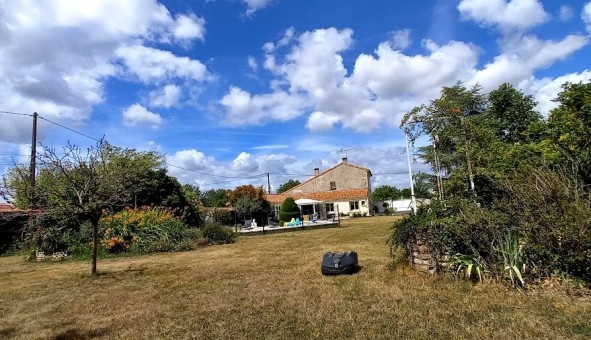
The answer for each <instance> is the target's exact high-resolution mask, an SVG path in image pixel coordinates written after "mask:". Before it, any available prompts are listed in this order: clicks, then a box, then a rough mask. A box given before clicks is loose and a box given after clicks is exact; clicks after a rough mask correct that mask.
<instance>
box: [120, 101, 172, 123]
mask: <svg viewBox="0 0 591 340" xmlns="http://www.w3.org/2000/svg"><path fill="white" fill-rule="evenodd" d="M163 121H164V120H163V119H162V117H161V116H160V115H159V114H157V113H154V112H150V111H148V110H147V109H146V108H145V107H143V106H141V105H140V104H133V105H131V106H130V107H128V108H127V109H125V110H124V111H123V123H124V124H125V125H127V126H136V125H140V124H151V127H152V128H153V129H156V128H158V127H159V126H160V125H162V123H163Z"/></svg>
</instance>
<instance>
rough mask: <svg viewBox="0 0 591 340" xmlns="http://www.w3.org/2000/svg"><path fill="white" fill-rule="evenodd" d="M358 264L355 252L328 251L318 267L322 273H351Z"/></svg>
mask: <svg viewBox="0 0 591 340" xmlns="http://www.w3.org/2000/svg"><path fill="white" fill-rule="evenodd" d="M358 264H359V262H358V256H357V252H354V251H348V252H345V253H332V252H328V253H326V254H324V256H323V257H322V266H321V267H320V269H321V271H322V274H324V275H339V274H353V273H355V272H356V271H357V269H358Z"/></svg>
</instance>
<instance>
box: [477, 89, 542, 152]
mask: <svg viewBox="0 0 591 340" xmlns="http://www.w3.org/2000/svg"><path fill="white" fill-rule="evenodd" d="M488 101H489V107H488V110H487V115H489V117H488V118H489V119H490V125H491V127H492V128H493V129H494V133H495V135H496V136H497V138H499V139H500V140H501V141H503V142H506V143H528V142H530V141H532V140H536V139H537V137H538V136H536V134H535V132H536V131H535V129H534V127H535V126H537V125H539V124H542V116H541V115H540V114H539V113H538V112H536V111H535V110H534V108H535V107H536V105H537V103H536V102H535V100H534V99H533V97H532V96H528V95H525V94H523V92H521V91H518V90H516V89H515V88H514V87H513V86H511V85H509V84H503V85H501V86H499V88H497V89H496V90H494V91H491V92H490V93H489V94H488Z"/></svg>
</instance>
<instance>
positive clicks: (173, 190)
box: [127, 169, 199, 226]
mask: <svg viewBox="0 0 591 340" xmlns="http://www.w3.org/2000/svg"><path fill="white" fill-rule="evenodd" d="M127 190H129V191H130V192H134V200H133V202H132V203H133V205H134V206H137V207H142V206H152V207H153V206H161V207H166V208H167V209H169V210H170V211H171V212H172V213H173V215H174V216H175V217H178V218H179V219H181V220H182V221H183V223H185V224H187V225H191V226H199V199H198V197H199V189H198V188H196V187H193V186H191V185H185V186H182V185H181V184H180V183H179V182H178V180H177V179H176V178H174V177H171V176H168V175H167V174H166V170H165V169H157V170H152V169H149V170H147V171H145V172H143V173H140V174H138V176H137V177H136V178H135V179H134V180H133V182H131V183H129V184H128V188H127Z"/></svg>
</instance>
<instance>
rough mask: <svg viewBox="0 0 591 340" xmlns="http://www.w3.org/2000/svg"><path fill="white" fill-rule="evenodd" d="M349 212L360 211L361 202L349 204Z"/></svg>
mask: <svg viewBox="0 0 591 340" xmlns="http://www.w3.org/2000/svg"><path fill="white" fill-rule="evenodd" d="M349 208H350V209H349V210H359V201H351V202H349Z"/></svg>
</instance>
